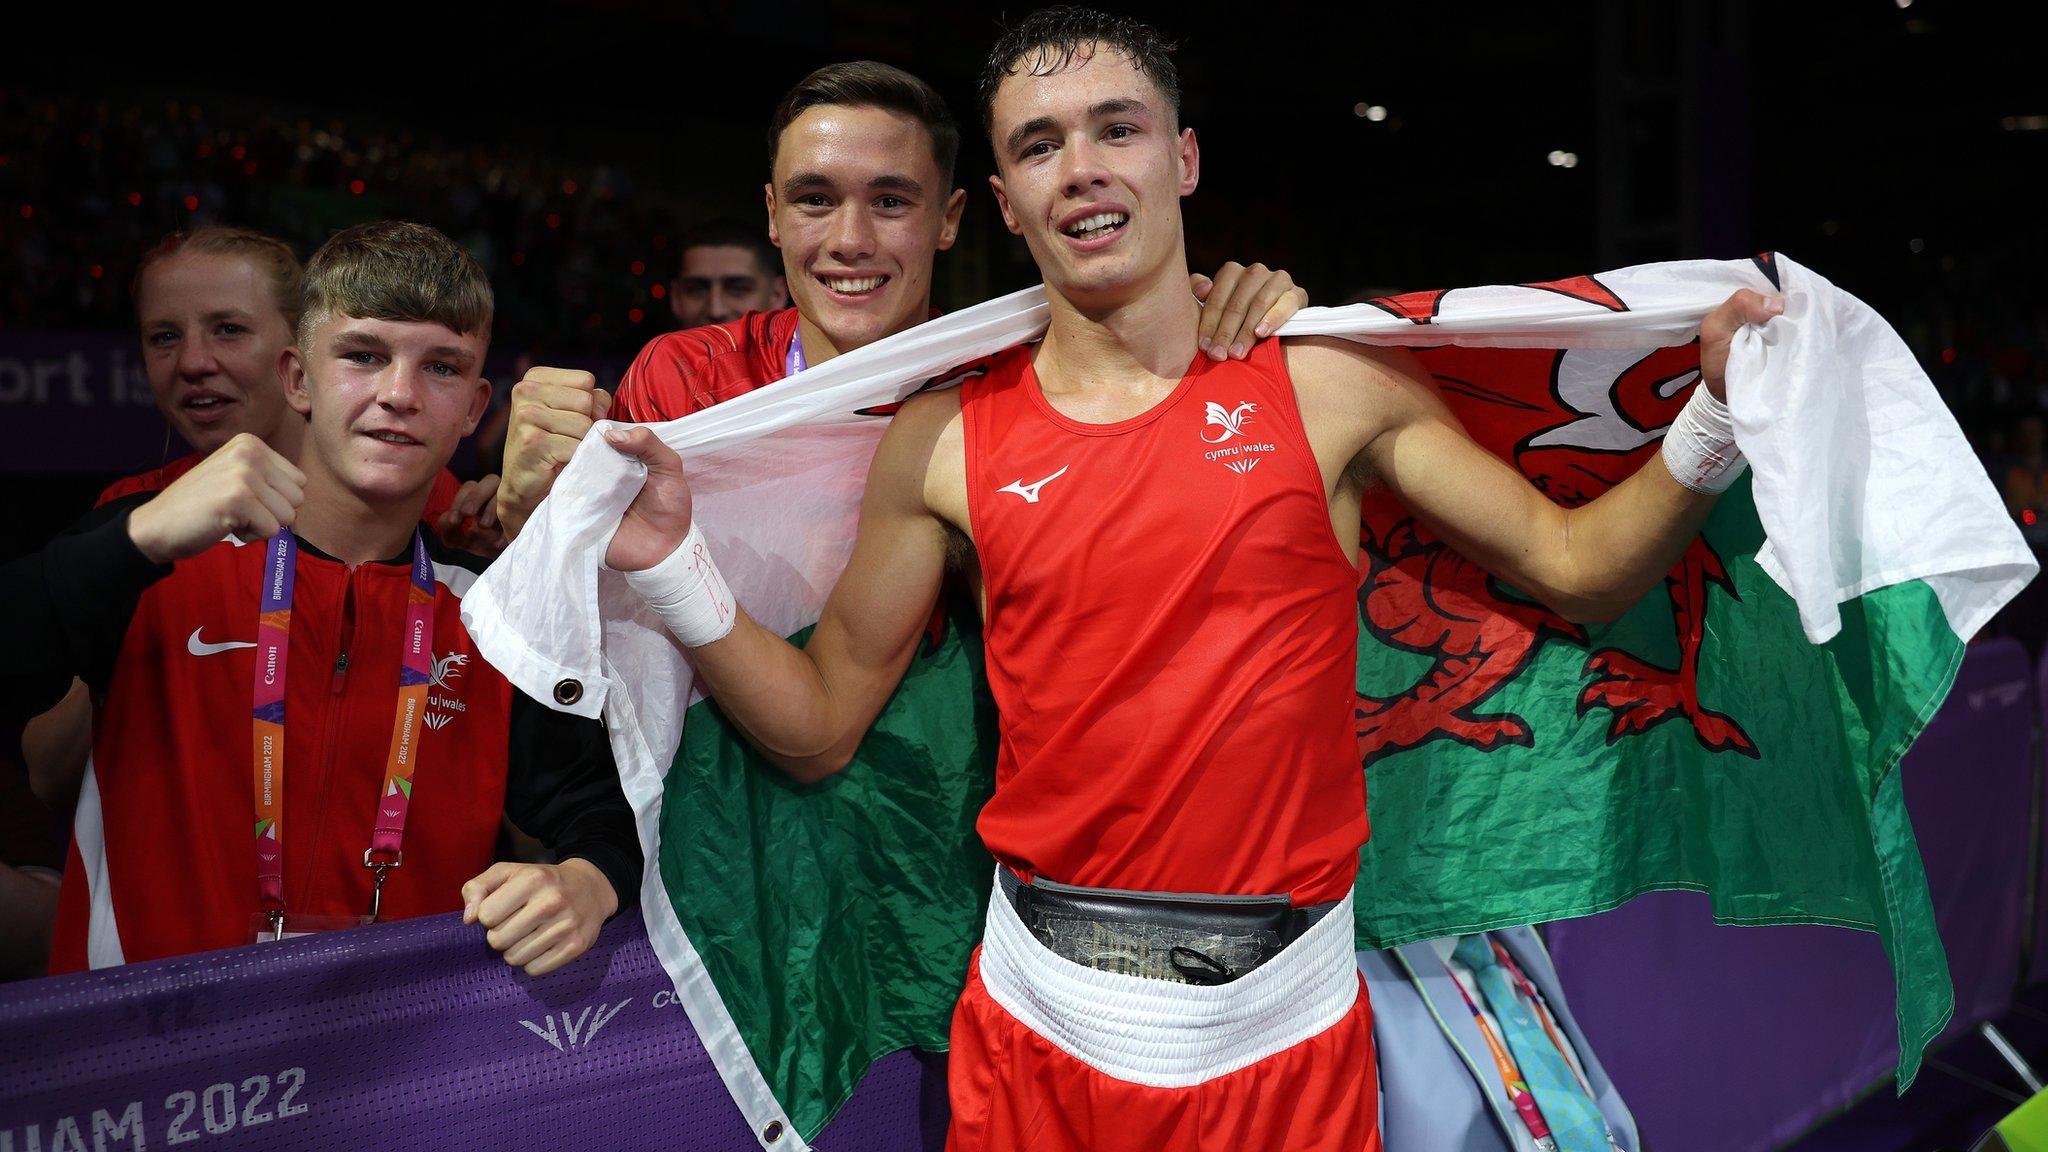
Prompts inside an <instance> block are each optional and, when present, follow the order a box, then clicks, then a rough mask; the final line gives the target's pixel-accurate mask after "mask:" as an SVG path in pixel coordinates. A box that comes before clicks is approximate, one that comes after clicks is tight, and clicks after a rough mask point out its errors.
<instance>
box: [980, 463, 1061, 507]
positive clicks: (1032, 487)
mask: <svg viewBox="0 0 2048 1152" xmlns="http://www.w3.org/2000/svg"><path fill="white" fill-rule="evenodd" d="M1072 467H1073V465H1072V464H1069V465H1067V466H1066V467H1065V468H1061V469H1060V470H1059V471H1057V472H1055V473H1053V474H1052V475H1050V476H1047V477H1046V478H1045V479H1043V480H1040V481H1039V482H1037V483H1036V484H1026V483H1025V482H1024V481H1022V480H1012V481H1010V482H1009V483H1008V484H1005V485H1003V486H1002V487H1001V488H998V489H996V491H998V492H1013V493H1015V494H1017V495H1019V496H1022V497H1023V498H1024V502H1025V503H1026V504H1036V503H1038V490H1039V489H1040V488H1043V487H1045V486H1046V485H1047V484H1050V483H1052V482H1053V481H1055V480H1057V479H1059V478H1060V477H1062V476H1065V475H1066V474H1067V468H1072Z"/></svg>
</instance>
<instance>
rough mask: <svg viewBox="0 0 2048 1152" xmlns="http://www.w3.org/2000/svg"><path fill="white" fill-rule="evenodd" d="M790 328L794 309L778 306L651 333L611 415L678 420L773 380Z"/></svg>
mask: <svg viewBox="0 0 2048 1152" xmlns="http://www.w3.org/2000/svg"><path fill="white" fill-rule="evenodd" d="M796 328H797V316H796V309H794V308H778V309H776V310H775V311H773V312H749V313H747V314H746V315H745V316H742V317H740V318H739V319H737V320H734V321H731V322H730V323H726V324H707V325H705V326H704V327H701V328H685V329H683V330H682V331H680V332H668V333H664V334H663V335H660V336H656V337H655V338H654V339H652V340H650V341H648V342H647V347H645V348H642V349H641V350H640V355H639V356H638V357H636V358H635V359H634V360H633V366H632V367H631V368H628V369H626V375H625V378H624V379H622V380H620V381H619V393H618V396H617V398H616V399H615V401H614V402H613V404H612V411H611V415H612V418H613V419H615V420H633V421H638V422H640V423H646V424H652V423H656V422H658V421H662V420H680V419H682V418H683V417H685V416H688V415H689V414H690V413H692V412H696V411H698V410H700V409H704V408H709V407H711V406H712V405H713V404H716V403H718V402H720V401H722V400H730V399H732V398H733V397H735V396H738V395H740V394H742V393H746V392H752V391H753V390H754V389H756V388H759V387H760V386H762V385H763V384H773V383H774V382H776V381H777V380H780V379H782V378H783V377H784V376H787V375H789V344H790V341H791V340H794V339H795V338H796Z"/></svg>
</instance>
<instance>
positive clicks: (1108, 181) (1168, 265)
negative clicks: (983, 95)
mask: <svg viewBox="0 0 2048 1152" xmlns="http://www.w3.org/2000/svg"><path fill="white" fill-rule="evenodd" d="M1031 72H1032V70H1031V69H1029V68H1019V69H1017V70H1016V71H1014V72H1012V73H1011V74H1010V75H1008V76H1006V77H1005V78H1004V79H1003V80H1002V82H1001V84H1000V85H999V86H998V87H997V88H996V91H995V98H994V100H993V101H992V102H991V113H990V141H991V143H992V144H993V146H994V148H995V153H996V169H997V175H995V176H993V177H990V179H989V185H990V187H992V188H994V189H995V193H996V202H997V203H998V204H999V205H1001V207H1002V211H1003V223H1004V224H1006V225H1007V226H1008V227H1009V229H1010V231H1011V232H1014V233H1016V234H1017V235H1019V236H1022V237H1024V242H1025V244H1026V245H1028V246H1029V247H1030V249H1031V257H1032V259H1033V260H1034V261H1036V262H1037V264H1038V270H1039V273H1040V275H1042V276H1044V277H1045V283H1046V287H1047V288H1048V289H1050V290H1052V291H1054V292H1057V293H1059V294H1060V295H1062V296H1064V297H1066V298H1067V299H1069V300H1073V301H1075V302H1077V303H1082V304H1104V305H1113V304H1115V303H1117V302H1119V301H1120V300H1122V299H1124V298H1127V297H1129V296H1131V295H1134V294H1136V293H1138V292H1142V291H1144V290H1145V289H1146V288H1148V287H1150V286H1152V285H1153V284H1155V283H1157V282H1162V281H1164V280H1166V279H1169V278H1177V279H1178V280H1179V281H1180V283H1181V285H1182V287H1185V278H1186V272H1185V264H1186V256H1185V248H1184V242H1183V240H1182V235H1181V211H1180V201H1181V197H1183V196H1186V195H1188V194H1190V193H1192V192H1193V191H1194V190H1195V184H1196V179H1197V175H1198V170H1199V167H1200V156H1199V153H1198V152H1197V150H1196V147H1195V134H1194V130H1193V129H1180V128H1178V126H1177V125H1176V123H1175V119H1174V114H1173V111H1172V105H1171V103H1170V102H1169V100H1168V99H1167V97H1166V95H1165V94H1164V93H1162V92H1161V91H1160V90H1159V87H1158V86H1157V85H1156V84H1154V83H1153V82H1152V80H1151V79H1150V78H1149V77H1147V76H1146V75H1145V73H1144V72H1142V71H1140V70H1139V69H1138V68H1137V67H1136V66H1135V65H1133V64H1132V63H1131V62H1130V61H1129V60H1127V59H1125V58H1124V57H1123V56H1121V55H1119V54H1118V53H1117V52H1115V51H1097V50H1094V49H1092V48H1089V47H1084V48H1083V49H1082V50H1081V51H1079V52H1077V53H1075V55H1074V58H1073V60H1072V61H1071V62H1070V63H1068V64H1067V65H1066V66H1065V67H1061V68H1058V69H1055V70H1053V71H1051V72H1049V73H1048V74H1046V75H1038V76H1035V75H1032V74H1031Z"/></svg>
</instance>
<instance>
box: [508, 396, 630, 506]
mask: <svg viewBox="0 0 2048 1152" xmlns="http://www.w3.org/2000/svg"><path fill="white" fill-rule="evenodd" d="M611 407H612V396H611V393H609V392H606V391H605V390H604V389H602V388H599V387H598V386H597V377H595V376H592V375H591V374H590V373H588V372H577V371H575V370H573V369H569V368H539V367H536V368H533V369H530V370H529V371H528V372H527V373H526V378H525V379H523V380H521V381H520V382H519V383H517V384H515V385H513V386H512V418H511V420H510V422H509V423H508V424H507V425H506V428H505V477H504V480H503V481H502V482H501V483H500V484H499V485H498V522H499V523H500V525H502V526H503V528H504V531H505V538H506V539H508V540H509V539H511V538H513V537H515V536H517V535H519V532H520V530H521V529H522V528H525V527H526V519H527V517H529V516H531V515H533V510H534V509H535V508H537V507H539V506H540V502H541V501H542V500H543V499H545V498H546V496H547V494H548V489H550V488H553V487H554V486H555V477H556V476H557V475H559V474H560V473H561V471H562V466H563V465H565V464H567V463H568V462H569V457H571V456H574V455H575V454H576V446H577V445H578V444H581V443H582V442H583V437H584V436H586V435H588V434H589V432H590V426H591V425H593V424H595V423H597V422H598V421H599V420H602V419H604V416H605V413H607V412H609V411H611Z"/></svg>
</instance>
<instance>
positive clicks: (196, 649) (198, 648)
mask: <svg viewBox="0 0 2048 1152" xmlns="http://www.w3.org/2000/svg"><path fill="white" fill-rule="evenodd" d="M203 631H205V629H203V628H194V629H193V630H192V635H190V636H188V637H186V639H185V651H187V652H190V653H191V654H193V655H194V656H213V655H217V654H219V653H221V652H232V651H234V650H235V649H237V648H254V647H255V646H256V642H255V641H254V640H223V641H221V642H220V643H218V644H208V643H207V642H206V641H204V640H201V639H200V638H199V633H201V632H203Z"/></svg>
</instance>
